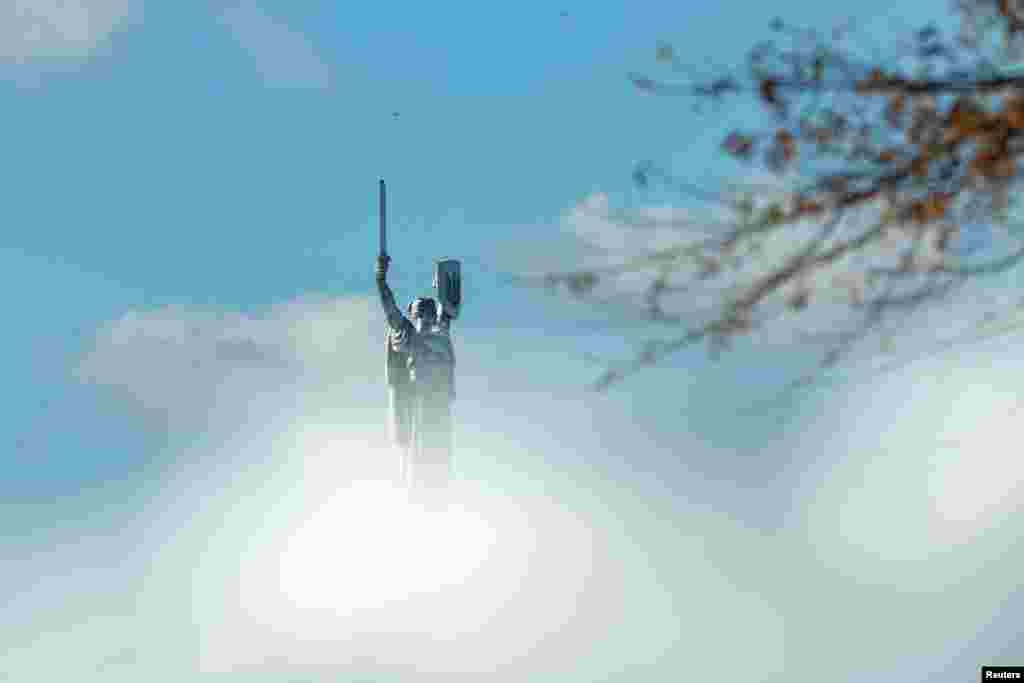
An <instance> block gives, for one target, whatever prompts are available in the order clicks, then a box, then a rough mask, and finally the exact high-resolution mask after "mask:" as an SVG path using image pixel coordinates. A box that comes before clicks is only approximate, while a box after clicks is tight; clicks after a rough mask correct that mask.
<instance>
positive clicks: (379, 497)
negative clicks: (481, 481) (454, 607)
mask: <svg viewBox="0 0 1024 683" xmlns="http://www.w3.org/2000/svg"><path fill="white" fill-rule="evenodd" d="M495 541H496V531H495V529H494V528H493V527H491V526H489V525H488V523H487V521H486V520H484V519H483V518H481V516H480V515H479V514H477V513H474V512H473V511H471V510H469V509H467V508H466V507H465V506H464V505H459V504H453V505H452V506H450V507H449V508H448V509H447V510H445V511H437V512H434V511H431V512H427V511H425V510H424V509H423V508H422V507H419V506H417V505H415V504H414V503H411V502H409V500H408V499H407V497H406V496H405V495H404V492H403V491H401V490H399V489H398V488H396V487H394V486H392V485H390V484H388V483H385V482H356V483H355V484H353V485H352V486H351V487H350V488H348V489H345V490H343V491H340V492H339V493H338V494H337V495H336V496H334V498H332V499H331V500H329V501H328V502H327V503H326V504H325V505H323V506H322V507H320V508H319V509H318V510H316V511H315V512H314V513H313V514H312V516H311V517H310V518H309V519H308V520H307V521H306V522H304V523H303V524H301V526H299V528H298V529H296V530H295V533H294V534H293V535H292V536H291V538H289V539H288V541H287V542H286V544H285V547H284V550H283V552H282V553H281V557H280V577H281V578H280V581H281V590H282V591H283V592H284V594H285V595H286V596H287V597H288V599H289V600H290V601H291V602H292V603H293V604H294V605H295V606H297V607H300V608H314V609H317V608H324V607H330V608H332V609H334V610H337V611H339V612H350V611H354V610H357V609H367V608H378V607H380V606H381V605H382V604H386V603H393V602H397V601H402V600H405V599H408V598H409V597H410V596H411V595H413V594H416V593H429V592H435V591H438V590H440V589H442V588H444V587H445V586H451V585H459V584H461V583H463V582H464V581H466V580H468V579H469V578H470V577H471V576H472V574H473V572H474V571H476V570H477V569H479V568H480V566H481V565H482V564H483V562H484V560H485V559H486V558H487V555H488V553H489V552H490V550H491V547H492V546H493V545H494V543H495Z"/></svg>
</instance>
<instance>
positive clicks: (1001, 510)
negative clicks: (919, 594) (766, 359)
mask: <svg viewBox="0 0 1024 683" xmlns="http://www.w3.org/2000/svg"><path fill="white" fill-rule="evenodd" d="M961 361H962V362H961V364H960V365H959V367H956V368H953V367H949V366H948V365H944V366H942V367H941V370H942V372H934V373H927V372H922V371H920V370H919V371H918V372H916V373H914V376H913V377H912V378H911V377H902V378H893V379H892V380H890V381H889V382H887V383H886V385H885V386H884V387H879V386H877V385H876V386H873V387H871V389H870V393H869V392H868V391H865V393H864V394H861V395H855V396H853V397H852V399H851V401H850V402H849V403H848V404H847V406H846V410H845V411H844V414H845V415H846V417H847V423H848V424H849V425H850V426H849V427H848V437H847V438H848V441H846V442H845V443H843V444H842V445H841V448H842V450H844V451H847V452H849V453H850V456H849V457H847V458H845V459H843V460H842V461H840V462H837V463H836V465H835V466H834V467H832V469H831V470H830V471H829V472H828V473H827V474H826V476H825V478H824V479H823V480H822V481H821V483H820V485H819V487H818V489H817V491H816V493H815V496H814V500H813V502H812V503H811V505H810V507H809V508H808V518H807V521H808V524H809V527H810V531H811V535H812V537H813V538H814V541H815V545H816V546H817V549H818V553H819V556H820V557H822V558H825V559H826V561H827V562H828V563H829V564H832V565H833V566H835V567H836V568H841V570H842V572H843V573H844V574H847V575H851V576H856V577H858V578H859V579H862V580H868V581H869V582H872V583H884V584H891V585H897V586H900V587H901V588H902V589H906V590H914V591H917V590H926V591H931V590H940V589H943V588H944V587H948V586H950V585H953V584H955V583H956V582H958V581H961V580H963V579H964V578H965V577H968V576H971V575H973V574H972V573H973V572H975V571H977V568H978V567H981V566H983V565H984V564H985V563H986V562H988V561H989V560H993V561H994V557H989V555H991V554H992V553H993V552H996V551H995V549H996V548H997V547H998V546H999V545H1000V544H998V543H996V544H994V545H993V544H989V543H986V544H984V552H982V547H983V546H982V545H976V544H979V543H980V542H981V541H982V539H983V538H989V537H992V538H994V537H995V536H994V534H999V533H1001V532H1000V529H1002V528H1004V527H1005V524H1006V522H1007V520H1008V519H1009V518H1010V517H1011V516H1012V515H1014V514H1015V513H1016V511H1018V510H1019V507H1020V506H1019V496H1015V495H1014V494H1016V493H1018V492H1020V491H1021V489H1022V486H1024V467H1022V465H1021V460H1020V459H1019V458H1018V457H1016V450H1017V449H1016V448H1015V445H1014V444H1015V441H1016V440H1015V438H1014V434H1015V428H1016V427H1017V425H1016V420H1015V415H1014V413H1015V402H1016V396H1017V390H1016V388H1015V387H1016V385H1019V379H1018V378H1016V377H1015V376H1014V374H1015V373H1013V372H1008V369H1007V368H1005V367H1003V368H998V369H997V368H992V367H977V366H974V367H972V366H971V364H970V363H969V362H965V361H969V359H961ZM879 397H886V398H887V400H885V401H880V400H879ZM889 397H892V398H889ZM833 445H834V444H833ZM968 546H969V547H968ZM939 560H942V562H939Z"/></svg>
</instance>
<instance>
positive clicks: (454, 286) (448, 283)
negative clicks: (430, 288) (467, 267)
mask: <svg viewBox="0 0 1024 683" xmlns="http://www.w3.org/2000/svg"><path fill="white" fill-rule="evenodd" d="M434 289H435V290H437V299H438V301H439V302H440V304H441V310H442V311H444V312H445V313H447V314H448V317H449V318H451V319H452V320H455V319H456V318H458V317H459V307H460V306H461V305H462V267H461V265H460V263H459V262H458V261H457V260H455V259H445V260H443V261H438V262H437V267H436V268H435V270H434Z"/></svg>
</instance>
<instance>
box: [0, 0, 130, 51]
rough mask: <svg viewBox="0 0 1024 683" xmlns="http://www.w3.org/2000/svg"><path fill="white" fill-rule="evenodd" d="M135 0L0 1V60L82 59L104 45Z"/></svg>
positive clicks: (127, 16)
mask: <svg viewBox="0 0 1024 683" xmlns="http://www.w3.org/2000/svg"><path fill="white" fill-rule="evenodd" d="M139 4H140V3H139V2H137V0H6V1H5V2H2V3H0V62H14V63H17V64H23V63H31V62H34V61H37V60H54V59H58V60H65V59H82V58H87V57H89V56H90V55H92V54H93V53H94V52H95V51H96V50H97V49H99V48H100V47H102V46H103V45H104V43H106V41H107V40H108V39H109V38H110V36H111V35H112V34H113V33H114V32H115V31H116V30H118V29H119V28H121V27H122V26H123V25H124V24H125V22H126V21H127V20H128V19H129V18H130V17H131V15H132V13H133V11H135V10H137V9H138V7H139Z"/></svg>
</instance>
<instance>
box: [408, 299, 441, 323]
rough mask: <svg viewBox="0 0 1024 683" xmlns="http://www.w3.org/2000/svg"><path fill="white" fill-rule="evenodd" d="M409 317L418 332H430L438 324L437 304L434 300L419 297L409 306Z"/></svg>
mask: <svg viewBox="0 0 1024 683" xmlns="http://www.w3.org/2000/svg"><path fill="white" fill-rule="evenodd" d="M409 317H410V318H411V319H412V322H413V324H414V325H415V326H416V329H417V330H424V329H428V330H429V329H430V328H431V327H433V326H434V325H435V324H436V323H437V304H435V303H434V300H433V299H429V298H426V297H422V296H421V297H417V298H416V299H415V300H414V301H413V302H411V303H410V304H409Z"/></svg>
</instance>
